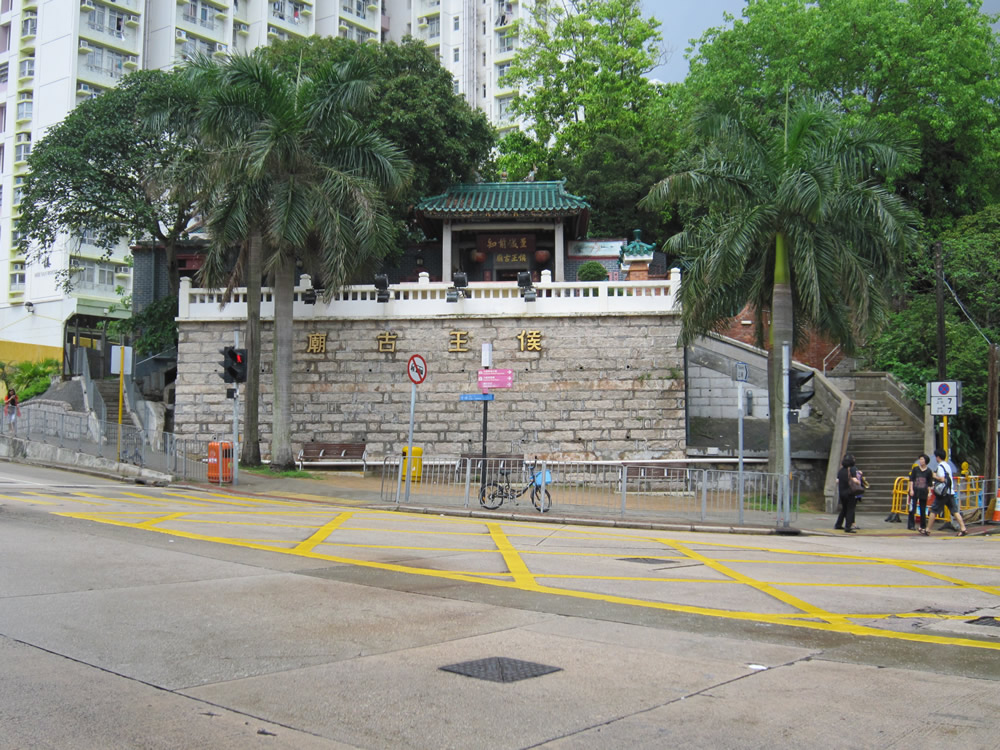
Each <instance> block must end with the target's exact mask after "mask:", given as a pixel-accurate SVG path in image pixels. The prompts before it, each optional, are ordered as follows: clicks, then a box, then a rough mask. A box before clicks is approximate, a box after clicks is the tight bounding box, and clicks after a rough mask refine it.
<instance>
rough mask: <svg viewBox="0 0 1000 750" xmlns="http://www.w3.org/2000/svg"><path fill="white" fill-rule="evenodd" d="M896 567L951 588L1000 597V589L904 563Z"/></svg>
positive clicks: (897, 564)
mask: <svg viewBox="0 0 1000 750" xmlns="http://www.w3.org/2000/svg"><path fill="white" fill-rule="evenodd" d="M896 567H899V568H902V569H903V570H909V571H911V572H913V573H920V574H921V575H925V576H929V577H930V578H934V579H936V580H938V581H946V582H948V583H950V584H952V587H960V588H964V589H975V590H976V591H982V592H983V593H985V594H992V595H993V596H1000V588H998V587H996V586H981V585H979V584H975V583H970V582H969V581H963V580H961V579H960V578H952V577H951V576H946V575H944V574H943V573H935V572H934V571H933V570H925V569H924V568H922V567H920V566H919V565H911V564H909V563H904V562H897V563H896Z"/></svg>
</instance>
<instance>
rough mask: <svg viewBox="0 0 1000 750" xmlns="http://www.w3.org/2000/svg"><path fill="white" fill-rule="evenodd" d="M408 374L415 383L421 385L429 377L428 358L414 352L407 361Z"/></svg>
mask: <svg viewBox="0 0 1000 750" xmlns="http://www.w3.org/2000/svg"><path fill="white" fill-rule="evenodd" d="M406 374H407V375H409V376H410V380H411V381H413V385H420V384H421V383H423V382H424V380H425V379H426V378H427V360H426V359H424V358H423V357H421V356H420V355H419V354H414V355H413V356H412V357H410V361H409V362H407V363H406Z"/></svg>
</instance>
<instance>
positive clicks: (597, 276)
mask: <svg viewBox="0 0 1000 750" xmlns="http://www.w3.org/2000/svg"><path fill="white" fill-rule="evenodd" d="M576 278H577V280H578V281H607V280H608V269H606V268H605V267H604V266H602V265H601V264H600V263H598V262H597V261H596V260H588V261H587V262H586V263H584V264H583V265H582V266H580V269H579V270H578V271H577V272H576Z"/></svg>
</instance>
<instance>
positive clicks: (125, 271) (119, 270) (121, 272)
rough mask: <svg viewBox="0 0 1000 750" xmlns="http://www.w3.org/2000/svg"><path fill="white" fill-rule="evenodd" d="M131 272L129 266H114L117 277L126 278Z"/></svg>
mask: <svg viewBox="0 0 1000 750" xmlns="http://www.w3.org/2000/svg"><path fill="white" fill-rule="evenodd" d="M131 272H132V267H131V266H115V274H117V275H118V276H128V275H129V274H130V273H131Z"/></svg>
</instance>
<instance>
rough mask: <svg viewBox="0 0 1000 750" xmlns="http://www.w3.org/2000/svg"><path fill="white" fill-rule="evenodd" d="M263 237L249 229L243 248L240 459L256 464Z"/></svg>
mask: <svg viewBox="0 0 1000 750" xmlns="http://www.w3.org/2000/svg"><path fill="white" fill-rule="evenodd" d="M263 254H264V248H263V239H262V237H261V234H260V231H259V230H256V229H255V230H253V231H252V232H251V233H250V247H249V250H248V252H247V276H246V287H247V387H246V392H245V394H244V396H245V398H246V403H245V404H244V406H243V432H244V435H243V453H242V455H241V457H240V461H241V462H242V463H244V464H246V465H247V466H260V292H261V264H262V262H263V260H262V259H263Z"/></svg>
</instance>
